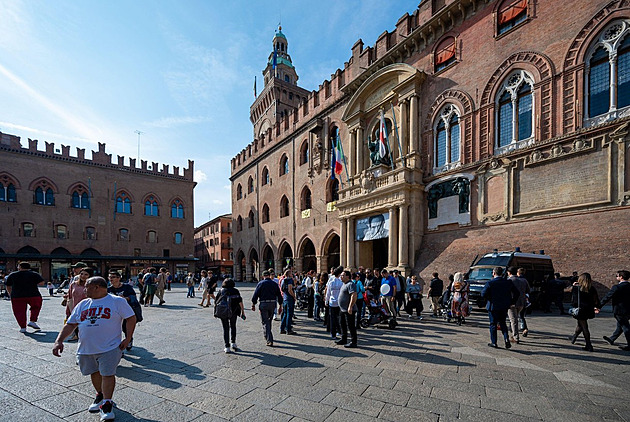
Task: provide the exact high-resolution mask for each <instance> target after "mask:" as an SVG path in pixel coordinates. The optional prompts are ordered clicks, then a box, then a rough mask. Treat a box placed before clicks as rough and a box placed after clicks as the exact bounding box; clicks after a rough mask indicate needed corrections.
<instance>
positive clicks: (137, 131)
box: [133, 130, 144, 163]
mask: <svg viewBox="0 0 630 422" xmlns="http://www.w3.org/2000/svg"><path fill="white" fill-rule="evenodd" d="M133 133H136V134H138V163H140V135H143V134H144V132H140V131H139V130H134V131H133Z"/></svg>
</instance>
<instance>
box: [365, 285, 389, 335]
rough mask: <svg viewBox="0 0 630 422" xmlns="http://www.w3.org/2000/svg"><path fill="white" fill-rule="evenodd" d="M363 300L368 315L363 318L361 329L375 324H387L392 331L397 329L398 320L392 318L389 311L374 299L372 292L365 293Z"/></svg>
mask: <svg viewBox="0 0 630 422" xmlns="http://www.w3.org/2000/svg"><path fill="white" fill-rule="evenodd" d="M363 300H364V301H365V307H366V308H367V311H368V312H367V315H365V316H364V317H363V318H361V322H360V323H359V324H360V325H361V328H367V327H369V326H370V325H375V324H387V325H388V326H389V328H390V329H394V328H396V326H397V325H398V323H397V322H396V319H395V318H392V317H391V315H390V314H389V312H387V309H385V307H384V306H383V305H382V304H381V303H380V302H379V301H378V300H377V299H374V295H373V294H372V292H369V291H367V292H365V294H364V295H363Z"/></svg>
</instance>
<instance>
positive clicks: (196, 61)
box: [0, 0, 419, 226]
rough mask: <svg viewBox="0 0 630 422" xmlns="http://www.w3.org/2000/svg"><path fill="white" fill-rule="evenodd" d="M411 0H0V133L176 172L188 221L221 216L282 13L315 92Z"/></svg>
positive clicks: (304, 82) (303, 80) (410, 6)
mask: <svg viewBox="0 0 630 422" xmlns="http://www.w3.org/2000/svg"><path fill="white" fill-rule="evenodd" d="M418 4H419V0H355V1H342V0H338V1H335V0H318V1H305V0H302V1H297V0H296V1H292V0H284V1H280V0H269V1H256V0H249V1H244V0H231V1H230V0H228V1H215V0H206V1H201V0H197V1H193V0H178V1H166V0H156V1H149V0H133V1H132V0H127V1H122V0H108V1H104V0H103V1H95V0H81V1H66V0H54V1H48V0H27V1H21V0H0V22H2V31H0V96H1V98H2V99H1V101H0V131H2V132H4V133H10V134H14V135H17V136H20V137H22V145H23V146H26V145H27V141H26V140H27V138H31V139H39V141H40V145H39V147H40V148H41V149H44V141H47V142H54V143H55V144H56V145H60V144H64V145H70V146H72V148H71V154H72V155H75V154H76V150H75V148H74V147H81V148H86V149H87V151H88V152H86V156H87V157H88V158H89V157H90V156H91V155H90V153H89V151H91V150H97V142H105V143H106V144H107V151H108V152H109V153H111V154H112V156H113V157H115V156H116V155H124V156H126V157H131V158H135V157H137V155H138V136H137V135H136V134H135V133H134V131H136V130H139V131H141V132H143V134H142V135H141V136H140V157H141V158H142V159H144V160H148V161H149V162H152V161H156V162H158V163H164V164H169V165H171V166H179V167H182V168H183V167H186V166H187V160H188V159H192V160H194V161H195V170H196V174H195V180H196V181H197V182H198V185H197V187H196V188H195V226H198V225H200V224H202V223H204V222H205V221H207V220H208V217H211V218H214V217H216V216H218V215H221V214H224V213H228V212H230V202H231V201H230V182H229V179H228V178H229V176H230V160H231V158H232V157H233V156H234V155H236V153H238V152H239V151H240V150H241V149H242V148H243V147H245V145H247V144H248V143H249V142H251V140H252V139H253V138H252V125H251V122H250V121H249V107H250V105H251V104H252V102H253V100H254V97H253V82H254V75H256V76H257V79H258V90H259V91H260V89H261V88H262V85H263V84H262V76H261V71H262V69H264V67H265V64H266V60H267V58H268V55H269V53H270V52H271V49H272V45H271V40H272V38H273V35H274V30H275V29H276V28H277V25H278V22H279V21H280V20H281V21H282V32H283V33H284V34H285V35H286V36H287V38H288V41H289V54H290V55H291V58H292V60H293V64H294V65H295V67H296V70H297V72H298V75H299V77H300V80H299V85H300V86H302V87H303V88H305V89H308V90H313V89H317V88H318V87H319V85H320V84H321V83H322V82H323V81H324V80H325V79H327V78H330V75H331V74H332V73H334V72H335V70H336V69H337V68H343V64H344V62H345V61H347V60H348V59H349V58H350V55H351V51H350V48H351V47H352V45H353V44H354V43H355V42H356V41H357V40H358V39H359V38H362V39H363V42H364V43H365V45H366V46H367V45H374V43H375V41H376V38H377V37H378V36H379V35H380V34H381V33H382V32H383V31H385V30H389V31H392V30H394V28H395V24H396V21H397V20H398V18H400V17H401V16H402V15H403V14H404V13H406V12H409V13H412V12H413V11H414V10H415V9H416V7H417V6H418Z"/></svg>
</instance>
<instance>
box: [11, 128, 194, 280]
mask: <svg viewBox="0 0 630 422" xmlns="http://www.w3.org/2000/svg"><path fill="white" fill-rule="evenodd" d="M37 146H38V141H37V140H30V139H29V140H28V147H22V145H21V143H20V138H19V137H17V136H13V135H8V134H4V133H0V206H1V207H2V212H1V213H0V268H1V269H3V270H8V271H12V270H14V269H15V268H16V263H17V262H18V261H23V260H26V261H29V262H30V263H31V266H33V267H34V268H35V269H36V270H37V271H39V272H41V274H42V276H43V277H44V278H45V279H50V278H53V277H61V276H62V275H68V273H69V271H70V265H71V264H72V263H74V262H76V261H84V262H86V263H87V264H88V265H90V266H93V267H94V268H95V269H96V270H97V272H99V273H104V272H105V271H107V270H109V269H110V268H116V269H118V270H121V271H122V272H123V274H125V275H126V276H134V275H137V273H138V271H139V270H141V269H143V268H146V267H147V266H160V267H161V266H164V267H167V268H168V269H169V271H171V273H173V274H177V273H180V274H181V273H186V272H188V271H192V270H194V257H193V234H194V223H193V221H194V218H193V217H194V215H193V188H194V186H195V183H194V182H193V162H192V161H189V162H188V168H187V169H183V171H180V169H179V168H178V167H173V168H172V171H171V170H170V169H169V166H168V165H162V167H161V168H159V165H158V163H155V162H153V163H147V162H146V161H144V160H142V161H141V163H140V167H136V159H134V158H130V159H129V160H128V161H129V165H125V164H124V161H125V157H122V156H118V158H117V162H116V163H112V156H111V154H108V153H106V152H105V144H101V143H99V149H98V151H92V158H91V159H87V158H86V157H85V150H84V149H80V148H77V155H76V156H72V155H70V147H69V146H64V145H62V146H61V149H60V150H58V149H56V148H55V145H54V144H53V143H48V142H46V149H45V151H41V150H39V149H38V148H37Z"/></svg>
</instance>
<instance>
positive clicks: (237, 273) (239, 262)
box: [234, 249, 246, 281]
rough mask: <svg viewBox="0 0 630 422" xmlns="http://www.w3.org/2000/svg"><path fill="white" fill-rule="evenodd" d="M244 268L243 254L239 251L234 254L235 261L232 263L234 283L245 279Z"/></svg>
mask: <svg viewBox="0 0 630 422" xmlns="http://www.w3.org/2000/svg"><path fill="white" fill-rule="evenodd" d="M245 268H246V261H245V254H244V253H243V251H242V250H240V249H239V251H238V252H237V253H236V260H235V261H234V277H235V278H236V281H243V280H244V279H245V273H246V271H245Z"/></svg>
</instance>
